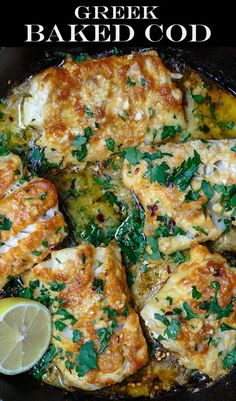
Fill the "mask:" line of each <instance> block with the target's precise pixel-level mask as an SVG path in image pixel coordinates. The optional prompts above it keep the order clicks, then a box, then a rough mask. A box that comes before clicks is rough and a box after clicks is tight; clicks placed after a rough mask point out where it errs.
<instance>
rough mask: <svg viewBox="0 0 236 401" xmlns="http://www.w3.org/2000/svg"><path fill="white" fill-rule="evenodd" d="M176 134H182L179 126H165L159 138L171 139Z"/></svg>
mask: <svg viewBox="0 0 236 401" xmlns="http://www.w3.org/2000/svg"><path fill="white" fill-rule="evenodd" d="M178 132H182V128H181V126H180V125H165V126H164V127H163V131H162V134H161V138H162V139H166V138H173V137H174V136H175V135H176V134H177V133H178Z"/></svg>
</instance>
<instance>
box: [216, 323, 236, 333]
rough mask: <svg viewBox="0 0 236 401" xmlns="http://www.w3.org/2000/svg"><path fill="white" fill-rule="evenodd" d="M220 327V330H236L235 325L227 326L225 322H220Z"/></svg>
mask: <svg viewBox="0 0 236 401" xmlns="http://www.w3.org/2000/svg"><path fill="white" fill-rule="evenodd" d="M220 329H221V331H227V330H236V328H235V327H231V326H229V325H228V324H226V323H222V324H221V325H220Z"/></svg>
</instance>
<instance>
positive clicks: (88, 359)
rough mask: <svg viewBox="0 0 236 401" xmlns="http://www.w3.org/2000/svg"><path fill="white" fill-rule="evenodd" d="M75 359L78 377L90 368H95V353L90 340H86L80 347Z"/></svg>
mask: <svg viewBox="0 0 236 401" xmlns="http://www.w3.org/2000/svg"><path fill="white" fill-rule="evenodd" d="M75 361H76V372H77V373H78V376H79V377H83V376H84V375H85V374H86V373H87V372H89V371H90V370H92V369H96V368H97V355H96V352H95V348H94V343H93V342H92V341H88V342H86V343H85V344H83V345H82V346H81V347H80V350H79V354H78V356H77V357H76V360H75Z"/></svg>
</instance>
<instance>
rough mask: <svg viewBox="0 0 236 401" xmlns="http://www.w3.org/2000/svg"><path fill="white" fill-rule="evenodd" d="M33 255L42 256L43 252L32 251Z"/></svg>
mask: <svg viewBox="0 0 236 401" xmlns="http://www.w3.org/2000/svg"><path fill="white" fill-rule="evenodd" d="M31 254H32V255H34V256H40V255H41V254H42V252H40V251H32V252H31Z"/></svg>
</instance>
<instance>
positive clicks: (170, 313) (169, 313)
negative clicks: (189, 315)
mask: <svg viewBox="0 0 236 401" xmlns="http://www.w3.org/2000/svg"><path fill="white" fill-rule="evenodd" d="M171 315H173V312H172V311H171V310H168V311H167V312H166V313H165V316H171Z"/></svg>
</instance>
